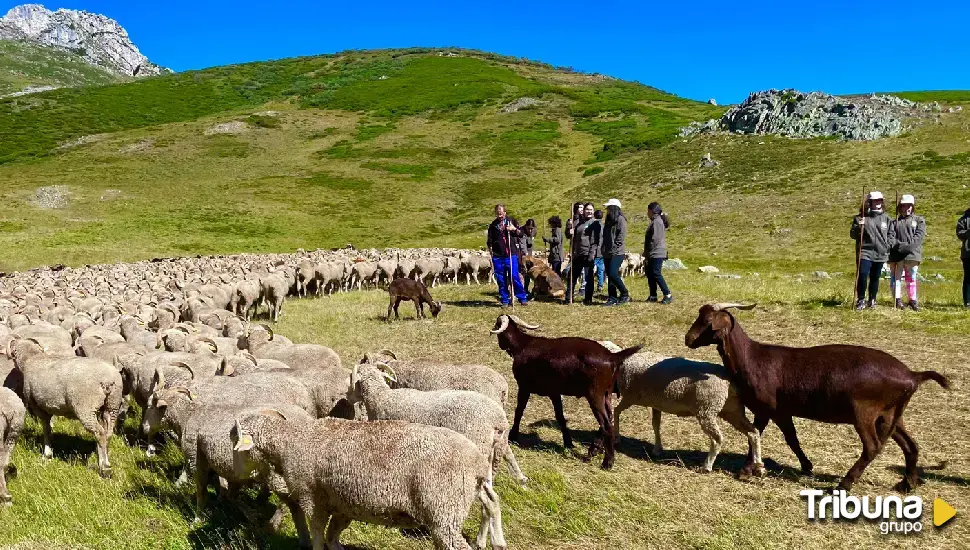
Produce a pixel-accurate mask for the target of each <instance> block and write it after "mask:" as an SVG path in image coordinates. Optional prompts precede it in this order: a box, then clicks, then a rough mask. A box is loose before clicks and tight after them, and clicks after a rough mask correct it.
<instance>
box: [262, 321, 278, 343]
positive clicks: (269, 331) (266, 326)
mask: <svg viewBox="0 0 970 550" xmlns="http://www.w3.org/2000/svg"><path fill="white" fill-rule="evenodd" d="M259 326H261V327H263V328H264V329H266V332H268V333H269V339H270V340H272V339H273V337H274V336H275V334H273V329H271V328H269V325H264V324H260V325H259Z"/></svg>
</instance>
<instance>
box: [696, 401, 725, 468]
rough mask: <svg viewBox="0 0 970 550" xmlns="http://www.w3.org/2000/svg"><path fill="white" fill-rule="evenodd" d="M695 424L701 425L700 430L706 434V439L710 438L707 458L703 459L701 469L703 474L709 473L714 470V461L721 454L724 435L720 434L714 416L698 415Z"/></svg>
mask: <svg viewBox="0 0 970 550" xmlns="http://www.w3.org/2000/svg"><path fill="white" fill-rule="evenodd" d="M697 422H698V423H699V424H700V425H701V430H703V431H704V433H705V434H707V437H709V438H711V448H710V450H709V451H708V452H707V458H706V459H704V467H703V468H704V471H705V472H710V471H711V470H713V469H714V461H715V460H717V455H718V454H719V453H720V452H721V445H722V444H723V443H724V435H723V434H722V433H721V428H720V426H718V425H717V417H716V416H714V415H705V414H700V415H698V416H697Z"/></svg>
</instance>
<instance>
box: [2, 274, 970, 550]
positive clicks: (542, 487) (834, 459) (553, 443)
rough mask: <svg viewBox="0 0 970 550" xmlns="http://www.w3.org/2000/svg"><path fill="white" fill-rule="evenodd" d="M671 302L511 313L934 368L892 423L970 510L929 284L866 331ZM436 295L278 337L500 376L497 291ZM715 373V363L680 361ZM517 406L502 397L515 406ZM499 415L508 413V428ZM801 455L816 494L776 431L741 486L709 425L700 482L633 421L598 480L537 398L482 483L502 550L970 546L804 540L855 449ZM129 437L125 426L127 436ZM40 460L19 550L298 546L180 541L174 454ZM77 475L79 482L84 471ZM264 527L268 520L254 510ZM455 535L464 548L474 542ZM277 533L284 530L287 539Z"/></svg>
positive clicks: (395, 543)
mask: <svg viewBox="0 0 970 550" xmlns="http://www.w3.org/2000/svg"><path fill="white" fill-rule="evenodd" d="M669 281H670V283H671V285H672V287H673V288H674V291H675V292H676V294H677V298H678V300H677V302H675V304H674V305H672V306H670V307H661V306H656V305H649V304H644V303H642V302H641V303H636V304H632V305H630V306H629V307H623V308H613V309H606V308H584V307H582V306H579V305H575V306H569V307H567V306H561V305H556V304H535V305H533V306H530V308H527V309H522V310H521V311H518V310H517V312H518V313H519V314H520V315H522V316H524V317H525V318H526V319H527V320H530V321H534V322H538V323H540V324H541V325H542V327H543V328H542V330H541V332H542V334H546V335H561V334H582V335H584V336H588V337H593V338H602V339H611V340H613V341H615V342H617V343H620V344H623V345H632V344H634V343H638V342H643V343H646V344H647V346H648V347H649V348H650V349H653V350H657V351H661V352H663V353H667V354H671V355H678V354H684V353H685V352H689V350H687V349H686V348H684V346H683V335H684V333H685V332H686V329H687V327H688V326H689V324H690V323H691V322H692V321H693V319H694V316H695V315H696V311H697V307H698V306H699V305H700V304H702V303H704V302H706V301H709V300H712V299H739V300H756V301H758V302H760V303H761V306H760V307H759V308H758V309H757V310H755V311H754V312H751V313H742V314H740V315H739V320H740V322H741V323H742V325H743V326H744V327H745V329H746V331H747V332H748V333H749V334H750V335H751V336H752V337H755V338H760V339H762V340H765V341H771V342H786V343H790V344H796V345H810V344H817V343H821V342H836V341H838V342H846V343H859V344H868V345H872V346H876V347H879V348H881V349H885V350H887V351H889V352H891V353H893V354H895V355H897V356H898V357H900V358H902V359H903V360H904V361H905V362H907V363H908V364H909V366H910V367H911V368H914V369H921V370H922V369H934V370H938V371H940V372H943V373H945V374H946V375H947V376H949V377H951V379H952V380H953V382H954V389H953V390H952V391H950V392H948V393H947V392H944V391H943V390H942V389H940V388H939V387H937V386H935V385H932V384H927V385H926V386H924V387H923V388H922V389H921V390H920V391H919V392H918V393H917V395H916V397H915V398H914V399H913V401H912V403H911V405H910V408H909V409H908V410H907V413H906V419H907V424H908V425H909V426H910V427H911V431H912V432H913V434H914V437H915V438H916V439H917V441H918V442H919V444H920V446H921V450H922V452H921V466H930V467H933V466H937V465H939V464H940V463H941V462H946V463H947V464H946V467H945V468H944V469H943V470H938V471H937V470H930V471H926V472H924V473H923V479H925V480H926V484H925V485H923V486H922V487H920V488H919V489H918V490H917V491H916V494H917V495H919V496H921V497H923V499H924V501H925V503H926V512H925V514H924V519H925V518H931V510H930V502H932V499H934V498H943V499H945V500H946V501H947V502H949V503H951V504H952V505H954V506H955V507H956V509H957V510H958V511H962V510H966V509H968V507H970V492H968V488H970V462H968V460H967V458H966V457H967V456H970V454H968V453H970V440H968V438H967V436H966V434H967V433H968V428H970V407H968V405H967V403H968V399H967V398H968V394H967V389H966V388H967V382H968V377H967V374H966V369H964V365H966V364H967V361H968V360H970V353H968V350H967V347H966V334H967V331H968V330H970V317H968V316H967V315H966V314H965V313H964V312H962V311H960V310H957V309H956V308H953V307H946V306H945V304H946V303H947V302H948V300H949V298H948V295H949V294H952V293H953V292H955V291H956V288H955V285H953V284H945V285H939V286H932V287H930V286H928V287H927V288H926V295H927V296H926V298H927V302H928V304H930V307H931V311H927V312H925V313H921V314H919V315H913V314H907V313H901V312H894V311H891V310H889V309H883V310H881V311H876V312H870V313H866V314H863V315H857V314H853V313H850V312H848V311H847V310H846V308H844V307H837V306H833V305H832V303H831V302H832V300H833V299H837V300H847V299H848V297H847V295H848V291H847V286H848V285H847V281H843V280H832V281H826V282H821V283H815V282H807V283H803V284H799V283H793V282H792V281H791V280H790V279H789V278H787V277H781V276H763V277H760V278H759V279H749V280H741V281H731V280H720V279H713V278H710V277H709V276H706V275H701V274H694V273H687V272H679V273H671V274H670V276H669ZM631 286H632V291H633V295H634V296H635V297H638V298H642V297H643V296H644V295H645V294H646V288H645V287H646V285H645V283H644V281H643V280H642V279H639V280H637V281H635V282H633V284H632V285H631ZM435 294H436V297H437V298H439V299H441V300H443V301H444V303H445V310H444V312H443V313H442V315H441V317H440V318H439V319H438V320H437V321H415V320H413V319H411V310H408V309H407V308H406V307H405V308H402V312H404V311H406V312H407V314H406V315H405V317H406V320H402V321H400V322H396V323H391V324H387V323H384V322H383V321H382V320H381V318H380V317H381V315H382V314H383V312H384V309H385V307H386V305H385V294H384V293H382V292H379V291H377V292H364V293H361V294H347V295H338V296H335V297H333V298H323V299H311V300H304V301H299V300H298V301H292V302H290V303H289V304H288V305H287V309H286V313H285V315H284V318H283V319H281V322H280V323H279V325H278V326H277V330H278V331H279V332H281V333H284V334H287V335H288V336H290V337H292V338H293V339H294V340H295V341H301V342H321V343H325V344H328V345H331V346H333V347H334V349H336V350H337V351H338V352H339V354H340V355H341V357H342V359H343V360H344V362H345V363H351V362H353V361H356V360H357V359H359V357H360V356H361V355H362V353H363V352H365V351H368V350H373V349H375V348H379V347H388V348H390V349H393V350H394V351H395V352H397V353H398V354H399V355H401V356H403V357H413V358H417V357H430V358H448V359H452V360H455V359H457V360H461V361H468V362H481V363H484V364H487V365H490V366H492V367H493V368H496V369H498V370H499V371H501V372H503V373H505V374H506V375H507V376H509V377H510V378H511V372H510V360H509V358H508V357H507V356H506V355H504V353H503V352H501V350H499V349H498V346H497V345H496V343H495V339H494V337H493V336H491V335H490V334H489V333H488V329H489V328H491V326H492V324H493V323H494V320H495V316H496V315H498V314H499V313H500V310H499V309H498V308H497V307H495V306H494V305H493V304H494V300H495V297H494V290H493V289H492V288H491V287H487V286H481V287H477V286H472V287H457V288H456V287H444V288H440V289H438V290H437V291H436V292H435ZM689 353H690V355H691V356H694V357H699V358H703V359H711V360H716V355H715V354H714V352H713V350H710V349H708V350H703V351H700V352H689ZM512 393H513V394H514V389H513V390H512ZM511 412H512V411H511V408H509V413H510V414H511ZM566 414H567V417H568V419H569V422H570V426H571V427H572V429H573V430H574V433H575V434H577V444H578V445H579V448H578V449H577V451H582V452H585V451H584V449H583V446H584V445H585V444H587V443H588V442H589V441H590V438H591V437H592V433H593V432H592V430H593V426H594V422H593V419H592V415H591V414H590V413H589V411H588V407H586V405H585V403H584V402H582V401H580V400H576V399H568V400H567V401H566ZM797 427H798V429H799V435H800V438H801V440H802V442H803V445H804V447H805V450H806V452H807V453H808V454H809V456H810V457H811V458H812V459H813V461H814V462H815V464H816V472H817V474H816V476H815V477H814V478H804V477H799V475H798V474H797V467H798V464H797V461H796V460H795V458H794V456H793V455H792V453H791V452H790V451H789V450H788V448H787V447H786V446H785V444H784V440H783V438H782V437H781V434H780V432H779V431H778V430H777V429H776V428H775V427H773V426H772V427H769V428H768V430H767V431H766V435H765V440H764V455H765V457H766V462H767V465H768V467H769V475H768V477H766V478H764V479H762V480H757V481H754V482H751V483H743V482H739V481H737V480H735V479H734V477H733V473H734V472H735V471H736V470H737V469H738V468H739V467H740V465H741V462H742V461H743V453H744V452H746V448H747V447H746V443H745V441H744V438H743V437H742V436H741V435H740V434H738V433H736V432H733V431H731V429H730V428H729V427H727V426H722V428H723V429H724V433H725V448H724V451H723V454H722V455H721V456H720V457H719V459H718V461H717V463H716V464H715V471H714V472H713V473H711V474H702V473H699V472H698V471H697V468H698V466H699V465H700V464H701V462H702V461H703V457H704V455H705V454H706V450H707V444H708V443H707V440H706V438H705V436H704V435H703V433H702V432H701V431H700V429H699V427H698V426H697V425H696V422H695V421H693V420H692V419H689V418H676V417H669V416H666V417H665V421H664V429H663V431H664V442H665V447H666V449H667V450H666V451H665V453H664V454H663V455H662V456H661V458H660V460H658V461H653V460H651V459H650V458H648V456H647V454H646V453H647V450H648V449H649V447H650V445H651V444H652V441H653V439H652V431H651V428H650V419H649V414H648V413H647V411H645V410H642V409H633V410H631V411H629V412H628V413H627V414H625V415H624V422H623V426H622V433H623V439H622V443H621V445H620V446H619V451H618V458H617V463H616V467H615V469H614V470H613V471H612V472H603V471H601V470H600V469H599V468H598V466H597V464H596V463H594V464H590V463H585V462H583V461H582V460H581V459H580V458H578V457H577V456H574V455H571V454H570V453H567V452H565V451H564V450H563V449H562V447H561V443H562V439H561V436H560V435H559V431H558V429H557V428H556V427H555V423H554V421H553V417H552V408H551V406H550V405H549V403H548V401H546V400H542V399H539V398H534V400H533V401H532V402H530V405H529V408H528V409H527V410H526V414H525V419H524V421H523V437H522V441H523V442H522V444H521V446H520V447H518V448H516V454H517V456H518V458H519V462H520V464H521V466H522V468H523V471H524V472H525V473H526V475H528V476H529V477H530V480H531V481H530V483H529V486H530V487H529V490H528V491H522V490H520V489H518V488H517V486H516V485H515V484H514V483H513V482H512V481H511V479H510V478H509V476H508V475H506V474H505V472H504V469H503V472H502V474H501V475H500V476H499V477H498V479H497V484H498V488H499V493H500V495H501V497H502V500H503V506H504V507H503V513H504V521H505V525H506V536H507V539H508V541H509V545H510V546H509V547H510V548H548V549H561V548H571V549H600V548H603V549H605V548H658V549H659V548H710V549H721V548H723V549H728V548H737V549H742V548H751V547H766V548H783V547H792V546H796V547H823V546H824V547H828V548H857V547H860V546H862V547H887V546H892V547H894V548H920V549H937V548H938V549H948V548H957V547H959V546H960V545H961V544H962V542H961V541H965V540H966V538H967V537H968V536H970V527H968V525H967V523H966V522H965V521H963V520H961V519H960V518H959V517H958V518H957V519H956V520H955V521H954V522H953V524H952V525H950V526H948V527H946V528H945V529H942V530H936V529H935V528H933V527H932V526H931V521H929V520H927V521H926V525H925V526H924V532H923V533H922V534H921V535H919V536H911V537H908V538H903V537H889V538H887V537H883V536H882V535H879V533H878V525H877V524H873V523H867V522H859V523H857V524H852V523H831V522H830V523H825V524H811V523H809V522H807V521H806V520H805V504H804V501H803V500H802V499H801V498H800V497H799V496H798V491H800V490H801V489H804V488H821V489H828V488H830V487H832V486H834V485H835V483H836V482H837V480H838V478H839V477H840V476H842V475H843V474H844V473H845V471H846V470H848V468H849V466H850V465H851V463H852V462H853V461H854V460H855V459H856V458H857V457H858V454H859V452H860V446H859V443H858V439H857V437H856V436H855V433H854V432H853V430H852V429H851V428H850V427H848V426H829V425H823V424H818V423H813V422H808V421H798V422H797ZM133 429H134V424H133V421H130V422H129V425H128V431H129V433H131V432H132V430H133ZM55 432H56V433H57V437H56V441H55V459H54V460H52V461H49V462H44V461H42V460H41V459H40V458H39V454H38V452H39V449H40V445H41V443H40V430H39V426H38V425H37V424H36V422H33V421H31V422H30V425H29V428H28V430H27V433H26V434H25V436H24V438H23V441H22V442H21V444H20V445H19V446H18V447H17V449H16V451H15V452H14V456H13V461H14V463H15V464H16V465H17V466H18V468H19V470H20V472H19V474H18V476H17V478H16V479H14V480H13V481H12V483H11V491H12V492H13V494H14V498H15V501H16V505H15V506H14V507H13V508H10V509H6V510H0V521H2V522H3V525H4V529H2V530H0V544H12V543H17V542H23V541H33V542H36V543H38V544H40V543H42V542H43V543H45V544H47V543H54V544H73V545H80V546H84V547H96V548H186V547H210V548H211V547H222V548H230V547H231V548H288V547H291V546H292V545H293V544H294V543H295V538H294V537H295V533H294V532H293V531H292V526H288V527H286V529H285V530H284V532H283V533H282V534H280V535H273V534H270V533H266V532H262V531H261V530H260V529H259V528H258V526H253V525H252V524H250V523H248V521H247V520H246V519H245V518H244V517H242V516H241V515H240V514H239V513H238V512H237V511H235V509H234V508H233V507H232V506H231V505H228V504H226V503H220V504H217V505H216V506H215V507H214V509H213V512H212V515H211V518H210V520H209V521H208V522H207V523H204V524H202V525H192V524H191V523H190V521H191V518H192V513H193V512H192V502H193V501H192V492H191V490H190V489H188V488H180V489H177V488H175V487H173V485H172V483H171V480H172V479H174V477H175V475H176V473H177V469H178V466H179V465H180V463H181V462H180V461H181V458H180V455H179V453H178V451H177V450H176V449H175V447H174V445H172V444H169V445H168V446H167V447H166V448H165V450H164V451H163V452H162V453H161V454H160V456H159V457H157V458H154V459H146V458H145V457H144V452H143V451H142V450H140V449H134V448H131V447H127V446H125V445H124V443H123V442H122V441H121V440H120V439H117V438H116V439H114V440H113V442H112V446H111V449H112V453H113V458H112V462H113V464H114V466H115V475H114V477H113V478H112V479H110V480H107V481H104V480H102V479H100V478H99V477H98V475H97V473H96V472H95V471H94V470H93V469H91V467H90V465H92V464H93V458H92V457H91V454H92V453H93V441H89V440H88V438H86V437H79V432H78V427H77V425H76V424H75V423H74V422H68V421H58V423H57V425H56V427H55ZM86 465H87V467H86ZM901 466H902V454H901V453H900V452H899V450H898V448H896V447H895V446H892V445H890V446H888V447H887V449H886V451H885V452H884V453H883V454H882V455H881V456H880V457H879V458H878V459H877V460H876V461H875V462H874V463H873V464H872V465H871V466H870V467H869V469H868V470H867V471H866V473H865V475H864V476H863V478H862V479H861V481H860V483H859V484H857V486H856V488H855V489H854V494H856V495H860V496H861V495H871V496H875V495H888V494H892V491H891V487H892V485H893V484H894V483H895V482H896V481H898V478H899V477H900V475H901V473H900V468H901ZM249 503H250V505H251V506H253V507H256V508H257V509H258V510H259V511H260V512H261V513H264V514H268V513H270V510H268V509H267V508H265V507H263V508H259V507H258V505H257V504H256V503H255V502H253V501H249ZM475 521H477V520H470V521H469V522H468V525H467V526H466V532H468V533H472V532H474V531H473V530H474V525H475ZM288 525H289V524H288ZM344 542H345V543H346V544H348V545H351V546H350V547H353V548H389V549H412V548H415V549H416V548H427V547H428V546H429V544H430V543H429V541H427V540H424V539H420V538H419V539H414V538H406V537H403V536H401V535H400V534H399V533H398V532H396V531H394V530H388V529H384V528H380V527H375V526H365V525H360V524H355V525H354V526H352V528H351V529H350V531H349V532H348V533H347V534H346V535H345V537H344Z"/></svg>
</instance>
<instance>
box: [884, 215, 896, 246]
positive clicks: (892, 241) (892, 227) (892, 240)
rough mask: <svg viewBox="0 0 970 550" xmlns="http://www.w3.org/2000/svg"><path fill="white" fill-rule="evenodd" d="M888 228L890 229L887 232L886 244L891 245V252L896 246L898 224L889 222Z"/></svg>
mask: <svg viewBox="0 0 970 550" xmlns="http://www.w3.org/2000/svg"><path fill="white" fill-rule="evenodd" d="M887 217H888V216H887ZM888 226H889V229H887V230H886V242H887V243H888V244H889V250H892V249H893V247H894V246H896V222H894V221H893V220H889V224H888Z"/></svg>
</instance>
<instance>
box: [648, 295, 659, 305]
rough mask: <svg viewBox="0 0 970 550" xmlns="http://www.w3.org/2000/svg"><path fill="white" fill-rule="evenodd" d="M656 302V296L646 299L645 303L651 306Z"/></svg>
mask: <svg viewBox="0 0 970 550" xmlns="http://www.w3.org/2000/svg"><path fill="white" fill-rule="evenodd" d="M656 301H657V297H656V296H651V297H649V298H647V303H649V304H652V303H654V302H656Z"/></svg>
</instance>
